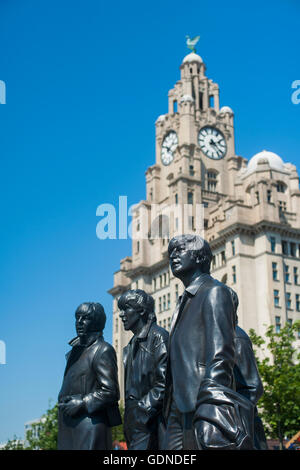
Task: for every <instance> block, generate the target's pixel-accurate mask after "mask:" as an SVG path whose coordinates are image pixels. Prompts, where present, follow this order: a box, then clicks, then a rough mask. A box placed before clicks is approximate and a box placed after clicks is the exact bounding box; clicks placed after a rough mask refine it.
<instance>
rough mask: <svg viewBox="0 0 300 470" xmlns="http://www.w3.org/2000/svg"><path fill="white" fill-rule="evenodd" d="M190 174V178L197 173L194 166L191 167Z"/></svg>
mask: <svg viewBox="0 0 300 470" xmlns="http://www.w3.org/2000/svg"><path fill="white" fill-rule="evenodd" d="M189 172H190V176H194V174H195V171H194V166H193V165H190V167H189Z"/></svg>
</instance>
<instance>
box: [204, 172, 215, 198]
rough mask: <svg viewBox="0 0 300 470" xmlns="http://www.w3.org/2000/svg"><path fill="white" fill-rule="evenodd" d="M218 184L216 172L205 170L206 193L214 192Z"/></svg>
mask: <svg viewBox="0 0 300 470" xmlns="http://www.w3.org/2000/svg"><path fill="white" fill-rule="evenodd" d="M217 184H218V172H217V171H215V170H207V173H206V188H207V191H212V192H214V193H215V192H216V191H217Z"/></svg>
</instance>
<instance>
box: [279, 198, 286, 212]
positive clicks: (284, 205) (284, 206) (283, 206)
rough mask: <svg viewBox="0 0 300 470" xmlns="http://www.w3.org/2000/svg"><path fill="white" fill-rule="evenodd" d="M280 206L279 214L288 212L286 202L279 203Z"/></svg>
mask: <svg viewBox="0 0 300 470" xmlns="http://www.w3.org/2000/svg"><path fill="white" fill-rule="evenodd" d="M278 204H279V213H280V214H281V213H282V212H286V202H285V201H278Z"/></svg>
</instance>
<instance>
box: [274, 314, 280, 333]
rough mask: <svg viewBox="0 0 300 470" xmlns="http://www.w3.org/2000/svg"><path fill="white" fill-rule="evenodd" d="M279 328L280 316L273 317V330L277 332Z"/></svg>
mask: <svg viewBox="0 0 300 470" xmlns="http://www.w3.org/2000/svg"><path fill="white" fill-rule="evenodd" d="M280 328H281V319H280V317H275V331H276V333H279V331H280Z"/></svg>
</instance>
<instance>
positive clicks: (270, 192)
mask: <svg viewBox="0 0 300 470" xmlns="http://www.w3.org/2000/svg"><path fill="white" fill-rule="evenodd" d="M267 202H268V204H270V203H271V202H272V191H271V189H268V190H267Z"/></svg>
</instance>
